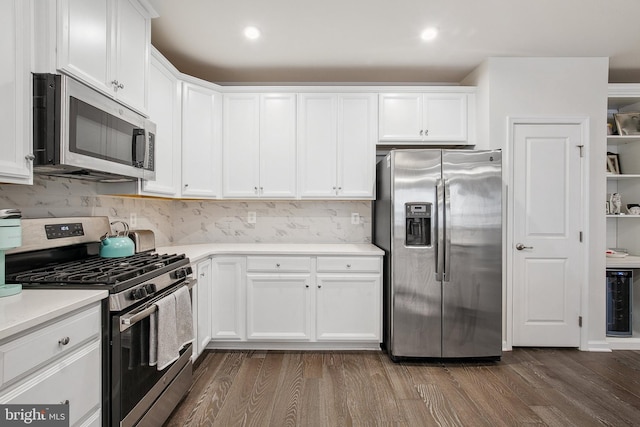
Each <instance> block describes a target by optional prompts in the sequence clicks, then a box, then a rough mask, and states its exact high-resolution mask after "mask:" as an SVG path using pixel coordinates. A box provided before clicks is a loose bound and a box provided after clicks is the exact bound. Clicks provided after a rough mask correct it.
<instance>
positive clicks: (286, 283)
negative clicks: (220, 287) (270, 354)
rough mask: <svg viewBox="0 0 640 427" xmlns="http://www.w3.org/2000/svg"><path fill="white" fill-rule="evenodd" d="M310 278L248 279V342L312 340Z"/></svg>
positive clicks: (274, 276)
mask: <svg viewBox="0 0 640 427" xmlns="http://www.w3.org/2000/svg"><path fill="white" fill-rule="evenodd" d="M309 281H310V275H308V274H304V275H298V274H262V275H258V274H248V275H247V338H248V339H249V340H272V339H276V340H309V339H310V338H311V317H310V312H311V310H310V309H311V289H310V288H309Z"/></svg>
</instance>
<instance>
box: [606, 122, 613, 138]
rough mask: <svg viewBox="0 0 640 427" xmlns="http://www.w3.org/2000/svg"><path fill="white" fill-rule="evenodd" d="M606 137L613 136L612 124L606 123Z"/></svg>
mask: <svg viewBox="0 0 640 427" xmlns="http://www.w3.org/2000/svg"><path fill="white" fill-rule="evenodd" d="M607 135H613V123H607Z"/></svg>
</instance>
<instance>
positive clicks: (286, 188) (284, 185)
mask: <svg viewBox="0 0 640 427" xmlns="http://www.w3.org/2000/svg"><path fill="white" fill-rule="evenodd" d="M260 196H262V197H272V198H279V199H285V198H293V197H296V95H295V94H267V95H261V96H260Z"/></svg>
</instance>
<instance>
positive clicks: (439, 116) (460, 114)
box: [423, 93, 467, 142]
mask: <svg viewBox="0 0 640 427" xmlns="http://www.w3.org/2000/svg"><path fill="white" fill-rule="evenodd" d="M424 117H425V118H424V123H423V135H424V138H423V140H424V141H445V142H446V141H466V140H467V94H465V93H431V94H425V95H424Z"/></svg>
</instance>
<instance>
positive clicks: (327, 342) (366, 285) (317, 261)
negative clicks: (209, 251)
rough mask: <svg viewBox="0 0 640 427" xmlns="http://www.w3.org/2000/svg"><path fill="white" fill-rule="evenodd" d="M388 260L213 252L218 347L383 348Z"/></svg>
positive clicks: (214, 337) (214, 322) (214, 334)
mask: <svg viewBox="0 0 640 427" xmlns="http://www.w3.org/2000/svg"><path fill="white" fill-rule="evenodd" d="M381 265H382V257H381V256H296V255H275V256H274V255H260V256H258V255H255V256H253V255H251V256H246V257H244V256H235V257H213V264H212V267H213V271H212V295H211V312H212V325H213V326H212V341H213V344H212V345H213V346H214V347H215V346H224V347H225V348H233V346H234V343H236V344H235V345H237V346H238V347H239V348H248V347H251V345H252V344H251V343H258V342H259V343H260V348H269V345H270V343H281V344H280V345H281V346H283V345H286V344H284V343H290V344H291V345H296V343H297V346H300V345H302V347H303V348H304V347H305V346H314V345H315V347H309V348H332V345H338V346H344V345H346V346H348V345H349V343H354V344H355V345H368V346H372V345H373V347H374V348H376V347H377V345H378V344H379V343H380V340H381V336H382V335H381V331H382V305H381V300H382V289H381V271H382V268H381ZM314 343H315V344H314ZM332 343H334V344H332ZM284 348H286V347H284ZM367 348H368V347H367Z"/></svg>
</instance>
